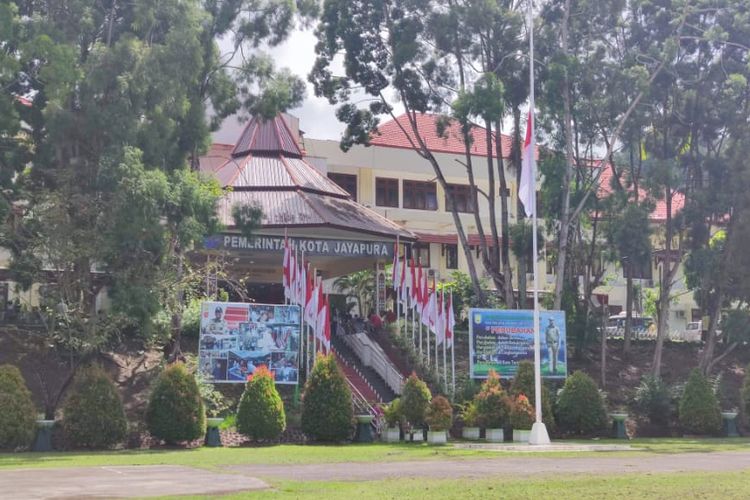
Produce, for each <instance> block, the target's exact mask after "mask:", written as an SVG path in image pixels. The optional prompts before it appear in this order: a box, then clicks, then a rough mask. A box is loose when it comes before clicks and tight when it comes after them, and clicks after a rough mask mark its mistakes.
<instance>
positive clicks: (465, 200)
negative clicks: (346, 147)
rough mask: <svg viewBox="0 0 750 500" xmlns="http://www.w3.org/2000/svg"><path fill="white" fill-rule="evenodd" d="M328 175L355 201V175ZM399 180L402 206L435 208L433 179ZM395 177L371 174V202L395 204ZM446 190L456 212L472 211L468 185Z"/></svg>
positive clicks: (457, 185)
mask: <svg viewBox="0 0 750 500" xmlns="http://www.w3.org/2000/svg"><path fill="white" fill-rule="evenodd" d="M328 178H329V179H331V180H332V181H333V182H335V183H336V184H338V185H339V186H340V187H341V188H342V189H344V190H345V191H346V192H347V193H349V194H350V195H351V197H352V199H353V200H354V201H357V176H356V175H352V174H338V173H329V174H328ZM402 182H403V192H404V205H403V207H404V208H412V209H415V210H437V209H438V203H437V185H436V184H435V183H434V182H424V181H408V180H404V181H402ZM399 184H400V181H399V179H390V178H386V177H376V178H375V205H377V206H379V207H394V208H398V207H399ZM448 191H449V194H450V195H452V199H453V202H454V203H455V205H456V210H457V211H458V212H466V213H471V212H473V211H474V198H473V196H472V195H471V188H470V187H469V186H467V185H464V184H448ZM451 205H452V204H451V196H449V195H446V197H445V209H446V211H450V210H451Z"/></svg>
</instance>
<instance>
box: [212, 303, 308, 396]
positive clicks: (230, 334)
mask: <svg viewBox="0 0 750 500" xmlns="http://www.w3.org/2000/svg"><path fill="white" fill-rule="evenodd" d="M300 329H301V328H300V307H299V306H296V305H275V304H245V303H238V302H203V304H202V305H201V327H200V339H199V347H198V357H199V363H200V365H199V366H200V369H201V372H202V373H203V375H204V377H205V378H206V379H207V380H209V381H211V382H215V383H237V384H242V383H245V382H246V381H247V378H248V376H250V375H252V374H253V372H254V371H255V369H256V368H257V367H258V366H260V365H265V366H267V367H268V369H269V370H271V371H272V372H273V373H274V377H275V379H276V383H277V384H296V383H298V381H299V359H298V355H299V342H300Z"/></svg>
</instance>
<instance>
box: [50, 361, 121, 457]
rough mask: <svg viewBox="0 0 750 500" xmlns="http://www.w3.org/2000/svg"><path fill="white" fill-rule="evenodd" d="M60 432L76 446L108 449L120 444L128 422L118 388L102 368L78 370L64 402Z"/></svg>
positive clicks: (91, 367) (70, 443)
mask: <svg viewBox="0 0 750 500" xmlns="http://www.w3.org/2000/svg"><path fill="white" fill-rule="evenodd" d="M62 428H63V434H64V435H65V440H66V441H67V442H68V444H69V445H71V446H73V447H75V448H111V447H112V446H114V445H116V444H118V443H121V442H122V441H123V440H124V439H125V436H126V434H127V431H128V423H127V420H126V419H125V410H124V409H123V407H122V400H121V399H120V395H119V394H118V393H117V388H116V387H115V384H114V383H112V380H110V378H109V377H108V376H107V374H106V373H105V372H104V370H102V369H101V367H99V366H96V365H94V366H90V367H87V368H84V369H83V370H81V371H80V372H79V373H78V375H76V379H75V381H74V383H73V387H72V391H71V393H70V395H69V396H68V398H67V400H66V401H65V404H64V405H63V420H62Z"/></svg>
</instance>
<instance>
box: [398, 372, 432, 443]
mask: <svg viewBox="0 0 750 500" xmlns="http://www.w3.org/2000/svg"><path fill="white" fill-rule="evenodd" d="M431 399H432V394H431V393H430V389H429V388H428V387H427V384H425V383H424V382H423V381H422V380H420V379H419V377H417V375H416V374H415V373H412V374H411V375H410V376H409V378H408V379H406V383H405V384H404V388H403V390H402V392H401V403H400V405H399V406H400V408H401V412H400V413H401V414H402V415H403V416H404V419H405V420H406V422H407V424H408V429H409V434H410V436H411V441H422V439H423V433H422V428H423V426H424V423H425V420H424V417H425V412H426V411H427V406H428V405H429V404H430V400H431Z"/></svg>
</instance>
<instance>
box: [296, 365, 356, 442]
mask: <svg viewBox="0 0 750 500" xmlns="http://www.w3.org/2000/svg"><path fill="white" fill-rule="evenodd" d="M353 418H354V415H353V409H352V393H351V391H350V389H349V385H348V384H347V381H346V378H345V377H344V374H343V373H342V372H341V368H339V365H338V364H337V363H336V358H335V357H334V356H333V355H332V354H330V355H328V356H322V355H319V356H318V358H317V360H316V361H315V366H314V367H313V369H312V371H311V373H310V377H309V378H308V380H307V382H305V389H304V393H303V396H302V432H304V433H305V434H306V435H307V436H308V437H310V438H311V439H314V440H316V441H343V440H344V439H347V438H348V437H349V434H350V432H351V428H352V419H353Z"/></svg>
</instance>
